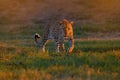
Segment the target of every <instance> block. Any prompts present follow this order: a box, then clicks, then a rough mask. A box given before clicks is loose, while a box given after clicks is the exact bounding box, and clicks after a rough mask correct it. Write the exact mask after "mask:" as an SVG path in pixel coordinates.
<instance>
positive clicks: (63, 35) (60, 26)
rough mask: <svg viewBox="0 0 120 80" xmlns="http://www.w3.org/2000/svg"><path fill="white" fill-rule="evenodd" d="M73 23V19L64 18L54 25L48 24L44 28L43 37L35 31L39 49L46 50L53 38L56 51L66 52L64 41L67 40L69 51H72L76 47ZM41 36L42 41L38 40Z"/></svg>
mask: <svg viewBox="0 0 120 80" xmlns="http://www.w3.org/2000/svg"><path fill="white" fill-rule="evenodd" d="M73 23H74V22H73V21H68V20H67V19H63V20H61V21H56V22H55V23H54V25H53V24H52V25H51V24H48V25H47V26H46V27H45V28H44V31H43V36H42V37H41V36H40V35H39V34H38V33H35V35H34V39H35V42H36V44H37V46H38V47H39V49H40V50H41V51H42V52H45V46H46V44H47V42H48V41H49V40H50V39H52V40H54V46H55V51H56V52H57V53H59V52H66V50H65V46H64V42H65V40H67V41H68V43H69V48H68V49H67V52H68V53H71V52H72V51H73V49H74V35H73ZM39 38H41V40H40V41H38V39H39Z"/></svg>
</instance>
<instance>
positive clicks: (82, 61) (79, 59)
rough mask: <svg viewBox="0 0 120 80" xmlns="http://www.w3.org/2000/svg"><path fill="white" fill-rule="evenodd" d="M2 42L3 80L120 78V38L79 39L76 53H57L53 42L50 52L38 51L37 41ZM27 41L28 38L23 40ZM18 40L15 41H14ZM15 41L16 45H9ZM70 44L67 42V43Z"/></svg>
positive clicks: (0, 50)
mask: <svg viewBox="0 0 120 80" xmlns="http://www.w3.org/2000/svg"><path fill="white" fill-rule="evenodd" d="M21 41H22V40H20V39H19V40H17V41H15V40H14V41H13V40H10V41H8V42H7V43H6V42H4V41H3V42H1V46H0V47H1V48H0V79H1V80H6V79H9V80H14V79H17V80H22V79H28V80H34V79H35V80H44V79H45V80H55V79H57V80H61V79H63V80H68V79H69V80H86V79H89V78H90V79H91V80H104V79H105V80H119V78H120V77H119V75H120V67H119V66H120V41H119V40H113V41H110V40H105V41H77V42H75V49H74V51H73V53H72V54H67V53H55V52H54V46H53V42H50V43H48V44H47V47H46V48H47V52H46V53H40V52H37V50H36V48H35V46H33V45H34V44H33V42H32V41H29V42H30V43H28V44H24V43H20V42H21ZM23 41H24V40H23ZM13 43H14V44H13ZM9 44H12V45H9ZM65 45H66V46H68V44H67V43H65Z"/></svg>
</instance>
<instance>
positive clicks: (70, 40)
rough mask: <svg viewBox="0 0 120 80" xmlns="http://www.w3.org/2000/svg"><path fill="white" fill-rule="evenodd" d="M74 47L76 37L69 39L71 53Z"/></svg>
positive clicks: (69, 51)
mask: <svg viewBox="0 0 120 80" xmlns="http://www.w3.org/2000/svg"><path fill="white" fill-rule="evenodd" d="M73 49H74V38H70V39H69V48H68V53H71V52H72V51H73Z"/></svg>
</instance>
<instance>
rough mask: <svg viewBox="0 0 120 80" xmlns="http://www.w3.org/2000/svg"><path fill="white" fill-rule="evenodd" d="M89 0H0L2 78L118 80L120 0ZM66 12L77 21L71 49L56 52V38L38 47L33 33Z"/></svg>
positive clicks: (0, 69)
mask: <svg viewBox="0 0 120 80" xmlns="http://www.w3.org/2000/svg"><path fill="white" fill-rule="evenodd" d="M66 1H67V2H66ZM89 1H90V0H60V1H59V0H12V1H10V0H1V1H0V80H119V79H120V15H119V13H120V10H119V6H120V5H119V0H97V1H96V0H91V2H89ZM48 3H49V4H48ZM65 3H68V4H65ZM54 4H56V7H55V6H54ZM71 5H72V6H71ZM73 6H74V7H73ZM64 7H65V8H64ZM74 8H75V9H74ZM62 16H63V17H66V18H68V19H70V20H72V21H74V22H75V23H74V25H73V29H74V37H75V39H76V40H75V48H74V50H73V52H72V53H71V54H68V53H55V50H54V44H53V41H49V43H48V44H47V45H46V52H45V53H41V52H39V51H37V49H36V45H35V43H34V39H33V35H34V33H36V32H38V33H39V34H41V35H42V33H43V28H44V26H45V24H46V22H44V21H49V20H51V19H53V20H56V19H59V18H61V17H62ZM51 21H52V20H51ZM65 47H66V48H67V47H68V43H67V41H65Z"/></svg>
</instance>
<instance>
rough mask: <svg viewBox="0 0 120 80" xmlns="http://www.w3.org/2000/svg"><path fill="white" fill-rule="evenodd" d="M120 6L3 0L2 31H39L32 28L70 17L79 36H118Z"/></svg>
mask: <svg viewBox="0 0 120 80" xmlns="http://www.w3.org/2000/svg"><path fill="white" fill-rule="evenodd" d="M119 3H120V0H0V28H1V30H0V32H1V33H2V31H3V30H4V31H7V32H11V33H12V32H16V31H17V32H18V31H20V30H21V29H24V28H25V27H26V25H27V27H28V26H31V25H32V27H31V29H36V28H35V26H33V25H36V24H37V25H38V24H39V25H41V24H46V23H47V22H48V21H51V20H52V21H55V20H59V19H62V18H67V19H69V20H72V21H74V22H75V25H74V26H75V28H74V30H75V31H76V32H75V34H76V36H77V35H81V36H85V35H86V36H87V35H88V34H87V33H85V32H92V33H93V32H101V33H103V32H104V33H105V32H107V33H112V34H114V33H116V34H117V36H118V37H119V35H120V34H118V33H119V32H120V27H119V24H120V5H119ZM25 29H26V28H25ZM25 29H24V30H25ZM37 29H38V28H37ZM36 31H37V30H36ZM34 32H35V31H33V32H31V33H34ZM39 32H40V31H39ZM89 36H90V33H89Z"/></svg>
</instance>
